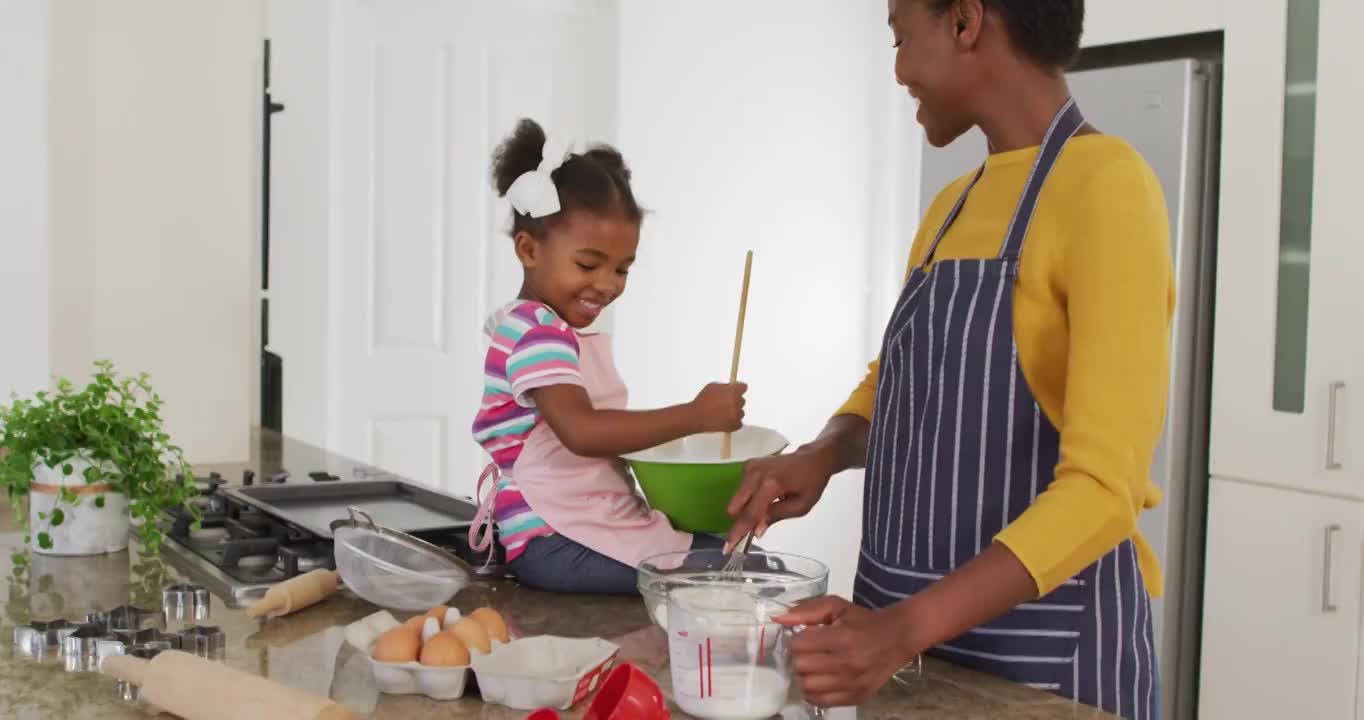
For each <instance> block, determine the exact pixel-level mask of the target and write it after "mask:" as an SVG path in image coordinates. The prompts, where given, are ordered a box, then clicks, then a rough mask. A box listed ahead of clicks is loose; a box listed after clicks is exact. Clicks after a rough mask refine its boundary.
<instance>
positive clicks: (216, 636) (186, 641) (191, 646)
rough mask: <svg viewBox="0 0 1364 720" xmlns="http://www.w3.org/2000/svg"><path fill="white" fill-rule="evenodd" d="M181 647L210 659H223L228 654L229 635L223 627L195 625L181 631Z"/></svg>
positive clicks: (192, 653)
mask: <svg viewBox="0 0 1364 720" xmlns="http://www.w3.org/2000/svg"><path fill="white" fill-rule="evenodd" d="M180 649H181V650H183V651H185V652H187V653H190V654H191V655H198V656H199V657H201V658H208V659H209V660H222V659H223V658H224V657H226V655H227V635H225V634H224V633H223V631H222V629H220V628H217V627H212V626H208V625H195V626H194V627H192V628H187V629H185V630H181V631H180Z"/></svg>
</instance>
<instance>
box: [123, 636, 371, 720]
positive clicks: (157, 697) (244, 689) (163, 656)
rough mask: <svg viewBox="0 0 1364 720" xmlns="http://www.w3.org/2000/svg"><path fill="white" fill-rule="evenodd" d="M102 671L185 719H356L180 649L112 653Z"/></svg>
mask: <svg viewBox="0 0 1364 720" xmlns="http://www.w3.org/2000/svg"><path fill="white" fill-rule="evenodd" d="M100 671H101V672H103V673H104V674H106V675H113V676H114V677H116V678H118V679H120V680H123V681H125V682H129V683H132V684H134V685H137V686H138V687H139V688H141V691H142V699H143V700H145V701H147V702H148V703H150V704H152V705H154V706H156V707H158V708H160V709H162V710H165V711H167V712H171V713H174V714H176V715H179V716H180V717H182V718H185V720H237V719H238V718H253V720H355V715H354V714H353V713H352V712H351V711H350V710H349V709H348V708H346V706H345V705H340V704H338V703H336V702H333V701H332V700H330V699H328V698H324V697H318V696H316V695H311V694H309V693H306V692H303V691H302V690H297V689H294V688H291V687H289V686H288V685H283V684H281V683H277V682H274V681H272V680H267V679H266V678H263V677H260V676H257V675H252V674H250V673H247V672H243V671H241V670H237V669H234V668H231V667H228V666H227V665H224V664H222V663H220V662H214V661H212V660H205V659H204V658H201V657H196V656H194V655H190V654H189V653H184V652H180V651H178V650H166V651H164V652H161V653H160V654H158V655H157V656H156V657H154V658H152V659H151V660H144V659H142V658H136V657H131V656H126V655H117V656H113V657H108V658H105V659H104V662H103V663H101V665H100Z"/></svg>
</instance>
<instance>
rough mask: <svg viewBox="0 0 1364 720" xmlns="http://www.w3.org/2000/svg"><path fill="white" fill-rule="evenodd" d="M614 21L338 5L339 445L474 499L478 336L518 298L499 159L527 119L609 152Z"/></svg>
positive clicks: (510, 8) (505, 10)
mask: <svg viewBox="0 0 1364 720" xmlns="http://www.w3.org/2000/svg"><path fill="white" fill-rule="evenodd" d="M608 8H609V6H608V5H606V4H600V3H591V4H580V5H578V6H577V7H575V8H572V9H560V10H550V11H546V9H545V8H544V7H542V6H538V5H536V6H535V7H532V4H530V3H521V2H512V3H505V4H498V5H497V6H483V5H475V4H471V3H447V2H440V1H438V0H427V1H426V2H405V3H402V4H401V5H389V4H385V3H378V2H373V1H372V0H349V1H348V2H345V3H343V4H342V9H341V11H340V14H339V17H338V19H337V21H338V22H339V33H338V38H339V42H338V43H337V50H336V52H337V57H336V62H335V67H336V68H337V72H336V74H335V77H334V82H335V83H336V86H335V113H334V121H335V123H336V124H335V127H336V128H337V135H336V146H335V157H336V159H337V164H338V167H339V177H340V183H339V186H338V193H339V198H338V200H337V202H336V203H335V205H336V207H337V208H338V212H339V214H340V217H339V223H338V228H339V230H338V232H337V235H336V241H335V242H336V243H337V247H336V248H335V249H336V253H335V265H334V266H333V268H332V271H331V277H332V283H331V285H332V291H331V292H332V296H333V300H334V302H333V307H334V308H335V312H334V314H333V318H332V322H333V323H334V325H335V328H334V329H335V332H334V340H335V342H334V345H333V352H334V353H335V357H334V358H333V362H334V363H335V365H334V368H335V381H334V382H333V384H332V398H331V400H332V407H333V408H335V415H334V418H333V422H334V425H333V432H332V433H330V434H331V436H332V440H331V444H332V446H333V448H334V449H336V450H338V451H340V452H342V453H345V454H348V455H352V456H356V457H358V458H359V459H363V460H365V461H368V462H372V463H375V464H377V465H380V466H382V467H384V468H386V469H389V470H392V471H393V472H397V473H399V474H401V475H404V476H407V477H410V478H412V479H414V480H416V481H419V482H423V483H427V484H430V485H434V486H437V487H440V488H443V489H445V490H448V491H451V492H455V493H456V494H462V495H472V494H473V490H474V480H475V479H476V478H477V476H478V470H479V469H480V468H481V467H482V464H483V463H484V461H485V460H484V455H483V453H482V451H481V449H479V448H478V447H477V446H476V445H475V444H474V443H473V440H472V438H471V437H470V432H469V425H470V423H471V422H472V420H473V414H474V412H475V411H476V410H477V407H478V402H479V397H480V396H481V393H482V364H483V353H484V347H483V343H482V327H483V322H484V320H485V318H486V317H487V316H488V314H489V313H490V312H491V311H492V310H493V309H495V308H496V307H497V306H499V305H500V304H502V303H504V302H507V301H508V300H511V299H512V298H514V297H515V296H516V294H517V292H518V290H519V288H520V284H521V274H520V266H519V264H518V263H517V262H516V258H515V256H514V254H513V253H512V251H511V247H510V242H511V241H510V239H509V238H507V237H506V234H505V230H506V223H507V221H508V215H507V212H508V210H507V205H506V202H505V201H503V200H501V199H500V198H498V197H497V196H496V193H495V192H494V190H493V187H492V182H491V179H490V161H491V157H492V153H493V149H494V148H495V147H496V144H497V143H498V142H499V141H500V140H501V139H502V138H503V137H505V136H506V135H507V134H508V133H509V132H510V131H511V129H512V128H513V127H514V125H515V122H516V120H518V119H519V118H521V117H532V118H534V119H536V120H537V121H539V122H540V123H541V124H542V125H544V126H545V127H546V128H548V129H550V130H553V131H560V132H565V133H571V134H573V135H576V136H580V137H585V138H590V139H592V140H601V141H610V140H611V139H612V138H611V132H612V131H613V128H614V123H613V122H612V119H613V113H614V107H615V104H614V101H613V100H612V98H613V95H612V93H614V89H613V85H612V82H613V81H612V79H613V77H614V76H613V74H612V73H611V72H609V70H610V67H611V65H610V63H612V62H614V59H613V54H612V53H611V52H610V51H609V48H610V47H613V45H612V44H611V38H610V37H609V36H608V33H609V32H610V28H611V27H612V26H611V24H610V23H607V22H604V19H603V18H604V15H605V13H606V10H607V9H608ZM584 47H586V48H589V50H588V51H586V52H585V51H584V50H583V48H584ZM591 48H600V50H598V51H594V50H590V49H591Z"/></svg>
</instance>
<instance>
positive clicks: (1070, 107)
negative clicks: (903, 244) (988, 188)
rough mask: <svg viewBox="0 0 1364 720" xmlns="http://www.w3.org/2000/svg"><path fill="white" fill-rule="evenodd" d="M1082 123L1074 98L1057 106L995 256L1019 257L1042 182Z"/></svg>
mask: <svg viewBox="0 0 1364 720" xmlns="http://www.w3.org/2000/svg"><path fill="white" fill-rule="evenodd" d="M1084 124H1085V118H1084V115H1083V114H1081V113H1080V108H1079V106H1078V105H1076V104H1075V99H1074V98H1068V99H1067V100H1066V104H1065V105H1063V106H1061V109H1060V110H1058V111H1057V113H1056V115H1055V116H1054V117H1053V118H1052V120H1051V126H1050V127H1048V128H1047V134H1046V135H1045V136H1044V137H1043V138H1042V147H1041V148H1040V149H1039V150H1038V151H1037V158H1036V159H1035V160H1034V161H1033V166H1032V172H1030V173H1029V174H1028V182H1027V184H1026V185H1024V186H1023V193H1022V195H1020V196H1019V198H1018V206H1017V207H1015V208H1014V214H1013V217H1012V218H1011V219H1010V220H1009V229H1008V231H1007V232H1006V233H1005V235H1004V242H1003V243H1002V244H1001V245H1000V248H999V257H1001V258H1005V259H1010V260H1017V259H1018V257H1019V255H1020V254H1022V252H1023V240H1024V238H1026V237H1027V235H1028V227H1029V226H1030V225H1031V224H1032V216H1033V212H1034V211H1035V210H1036V209H1037V198H1038V196H1039V195H1040V194H1041V192H1042V183H1044V182H1045V181H1046V179H1047V176H1048V175H1050V174H1051V169H1052V166H1054V165H1055V164H1056V159H1057V158H1058V157H1060V155H1061V148H1062V147H1064V146H1065V144H1066V141H1068V140H1070V138H1071V137H1073V136H1074V135H1075V133H1076V132H1078V131H1079V130H1080V128H1081V127H1083V126H1084ZM983 174H985V165H984V164H982V165H981V166H980V167H979V168H977V169H976V174H975V175H974V176H972V178H971V182H970V183H968V184H967V185H966V189H965V190H963V191H962V193H961V197H959V198H957V204H956V205H953V206H952V210H951V212H949V213H948V214H947V219H946V220H944V221H943V224H942V227H940V228H938V234H937V236H936V237H934V238H933V244H932V245H930V246H929V248H928V253H927V254H926V255H925V256H924V261H923V266H927V265H928V264H929V263H930V262H932V261H933V256H934V254H936V253H937V251H938V244H939V243H941V242H942V239H943V237H944V236H946V235H947V231H948V229H949V228H951V227H952V223H954V222H956V220H957V216H958V215H960V214H961V209H962V207H963V206H964V205H966V196H967V195H970V194H971V189H972V188H974V187H975V186H976V183H977V182H979V181H980V176H981V175H983Z"/></svg>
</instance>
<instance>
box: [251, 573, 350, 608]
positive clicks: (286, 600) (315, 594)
mask: <svg viewBox="0 0 1364 720" xmlns="http://www.w3.org/2000/svg"><path fill="white" fill-rule="evenodd" d="M339 580H340V576H338V575H337V574H336V571H335V570H326V569H323V568H318V569H317V570H313V571H312V572H308V573H304V574H302V575H299V576H297V577H292V578H289V579H288V580H285V581H284V582H282V583H279V584H278V585H275V586H274V587H272V588H270V589H269V590H267V591H266V592H265V597H262V598H261V599H260V600H258V601H256V604H255V605H252V606H251V607H249V608H247V610H246V614H247V615H248V616H250V617H253V618H258V617H261V616H265V617H269V618H273V617H279V616H281V615H288V614H289V613H291V612H294V611H297V610H302V609H303V608H305V607H308V606H309V605H316V604H317V603H319V602H321V601H322V600H324V599H325V598H326V597H327V596H328V595H331V594H332V593H334V592H336V583H337V582H338V581H339Z"/></svg>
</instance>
